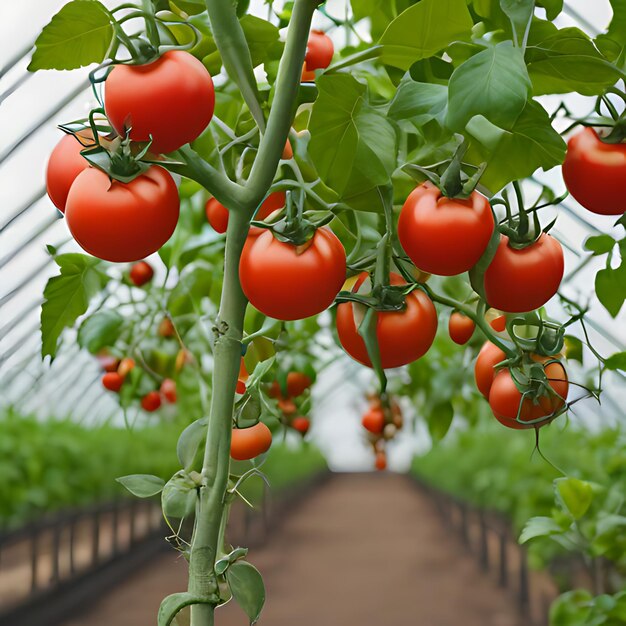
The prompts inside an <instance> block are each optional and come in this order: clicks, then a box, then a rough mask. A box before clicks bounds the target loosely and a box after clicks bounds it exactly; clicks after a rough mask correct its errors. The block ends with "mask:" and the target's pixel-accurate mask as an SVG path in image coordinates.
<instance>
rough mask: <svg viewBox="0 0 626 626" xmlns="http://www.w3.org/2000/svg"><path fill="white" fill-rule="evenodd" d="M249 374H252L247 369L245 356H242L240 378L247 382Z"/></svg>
mask: <svg viewBox="0 0 626 626" xmlns="http://www.w3.org/2000/svg"><path fill="white" fill-rule="evenodd" d="M249 376H250V374H248V370H247V369H246V362H245V361H244V359H243V357H241V362H240V363H239V380H243V382H246V380H248V377H249Z"/></svg>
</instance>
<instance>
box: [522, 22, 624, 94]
mask: <svg viewBox="0 0 626 626" xmlns="http://www.w3.org/2000/svg"><path fill="white" fill-rule="evenodd" d="M526 63H527V65H528V73H529V75H530V79H531V81H532V85H533V93H534V94H535V95H542V94H549V93H569V92H572V91H577V92H578V93H581V94H583V95H589V96H592V95H597V94H600V93H602V91H604V89H605V88H606V87H608V86H610V85H613V84H614V83H615V82H616V81H617V80H618V79H619V78H620V76H621V73H620V71H619V70H618V69H617V68H616V67H615V66H614V65H612V64H611V63H610V62H609V61H608V60H607V59H606V58H605V57H604V56H603V55H602V53H601V52H600V51H599V50H598V49H597V48H596V46H595V45H594V43H593V42H592V41H591V39H589V37H588V36H587V35H586V34H585V33H584V32H583V31H582V30H580V29H579V28H563V29H561V30H558V29H557V28H556V27H555V26H553V25H552V24H549V23H548V22H543V23H541V24H540V25H538V24H536V25H535V26H534V27H533V29H531V36H530V38H529V46H528V49H527V51H526Z"/></svg>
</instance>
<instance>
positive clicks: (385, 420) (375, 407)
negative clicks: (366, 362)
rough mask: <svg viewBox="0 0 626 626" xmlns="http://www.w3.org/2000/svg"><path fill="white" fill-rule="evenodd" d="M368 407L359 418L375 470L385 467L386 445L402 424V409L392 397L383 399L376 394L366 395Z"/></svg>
mask: <svg viewBox="0 0 626 626" xmlns="http://www.w3.org/2000/svg"><path fill="white" fill-rule="evenodd" d="M368 400H369V407H368V409H367V411H366V412H365V413H364V414H363V417H362V418H361V424H362V425H363V428H364V429H365V430H366V431H367V438H368V441H369V443H370V445H371V446H372V450H373V452H374V458H375V461H374V466H375V468H376V469H377V470H379V471H382V470H385V469H387V453H386V451H385V448H386V445H387V443H388V442H389V441H391V440H392V439H393V438H394V437H395V436H396V434H397V433H398V431H399V430H400V429H401V428H402V426H403V425H404V419H403V417H402V411H401V409H400V406H399V404H398V403H397V402H396V401H395V400H394V399H393V398H387V399H386V400H385V401H383V399H382V398H381V397H380V396H378V395H375V394H373V395H370V396H368Z"/></svg>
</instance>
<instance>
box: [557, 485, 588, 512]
mask: <svg viewBox="0 0 626 626" xmlns="http://www.w3.org/2000/svg"><path fill="white" fill-rule="evenodd" d="M554 487H555V490H556V496H557V500H558V501H559V503H560V504H561V505H562V507H563V509H564V510H565V511H567V512H568V513H569V514H570V515H571V516H572V517H573V518H574V519H575V520H578V519H580V518H581V517H582V516H583V515H584V514H585V513H586V512H587V511H588V510H589V507H590V506H591V501H592V500H593V487H592V485H591V483H588V482H586V481H584V480H579V479H578V478H557V479H556V480H555V481H554Z"/></svg>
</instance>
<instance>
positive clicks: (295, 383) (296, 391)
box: [268, 372, 311, 398]
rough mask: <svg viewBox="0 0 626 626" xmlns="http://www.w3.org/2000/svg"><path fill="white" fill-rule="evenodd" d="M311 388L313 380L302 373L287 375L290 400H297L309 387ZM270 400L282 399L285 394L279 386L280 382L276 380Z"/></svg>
mask: <svg viewBox="0 0 626 626" xmlns="http://www.w3.org/2000/svg"><path fill="white" fill-rule="evenodd" d="M310 386H311V379H310V378H309V377H308V376H307V375H306V374H303V373H302V372H289V373H288V374H287V397H288V398H297V397H298V396H300V395H302V394H303V393H304V392H305V391H306V390H307V389H308V388H309V387H310ZM268 393H269V396H270V398H282V397H283V394H282V391H281V388H280V385H279V384H278V381H277V380H275V381H274V382H273V383H272V386H271V387H270V389H269V392H268Z"/></svg>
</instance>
